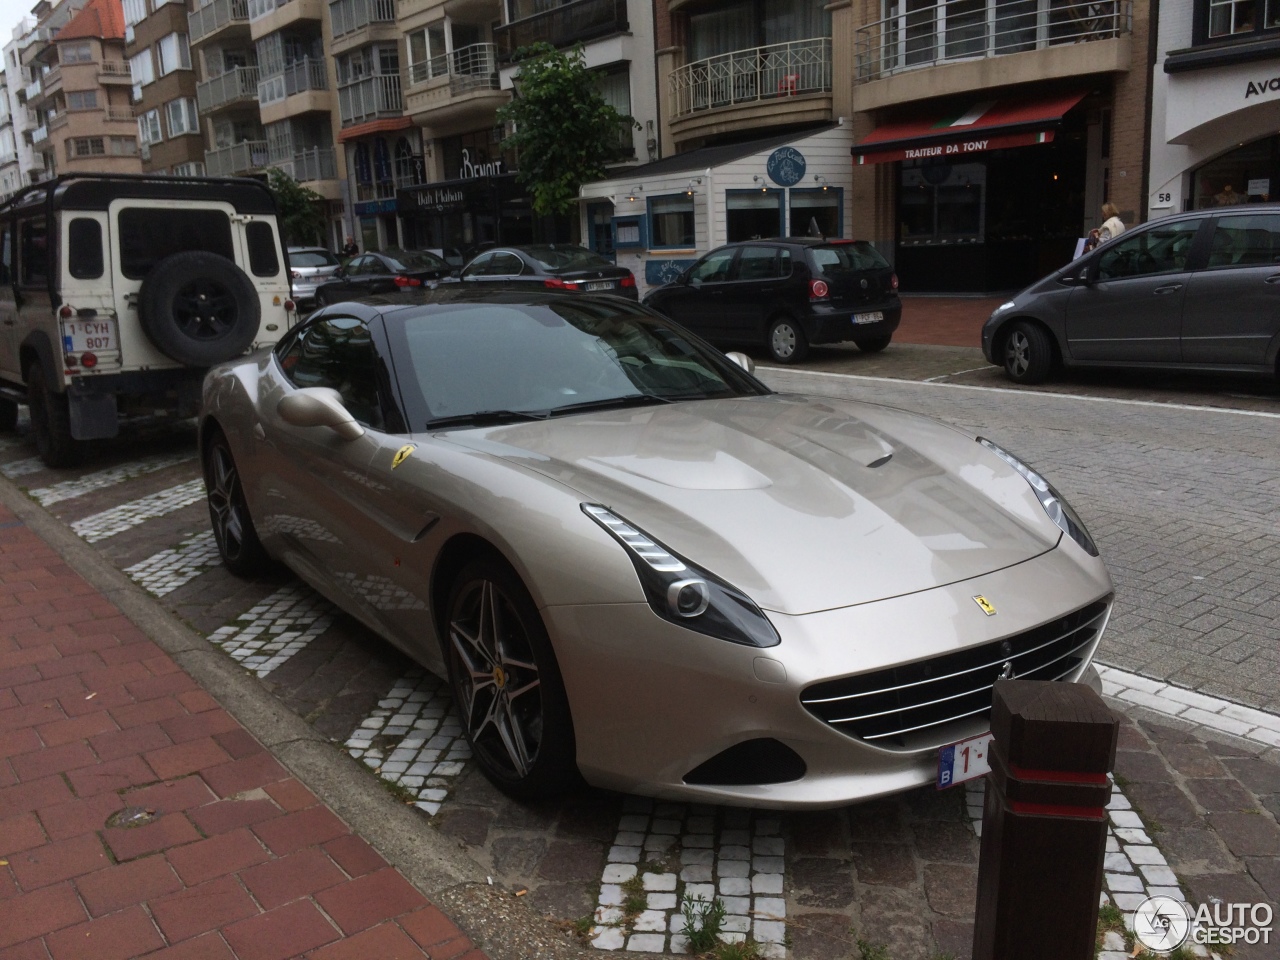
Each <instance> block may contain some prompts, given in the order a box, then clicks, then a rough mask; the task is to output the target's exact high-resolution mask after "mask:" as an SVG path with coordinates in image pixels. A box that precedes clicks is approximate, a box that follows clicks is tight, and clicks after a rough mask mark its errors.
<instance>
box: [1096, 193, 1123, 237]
mask: <svg viewBox="0 0 1280 960" xmlns="http://www.w3.org/2000/svg"><path fill="white" fill-rule="evenodd" d="M1102 215H1103V216H1104V217H1105V218H1106V219H1105V220H1103V221H1102V226H1100V227H1094V228H1093V229H1092V230H1090V231H1089V237H1090V239H1091V240H1092V241H1093V243H1092V244H1091V245H1092V246H1094V247H1096V246H1097V245H1098V244H1100V243H1106V242H1107V241H1108V240H1113V239H1115V238H1116V237H1118V236H1120V234H1122V233H1124V221H1123V220H1121V219H1120V211H1119V210H1117V209H1116V205H1115V204H1114V203H1112V202H1110V201H1107V202H1106V203H1104V204H1103V205H1102Z"/></svg>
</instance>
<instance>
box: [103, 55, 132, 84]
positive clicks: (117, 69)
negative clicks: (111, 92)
mask: <svg viewBox="0 0 1280 960" xmlns="http://www.w3.org/2000/svg"><path fill="white" fill-rule="evenodd" d="M98 76H99V77H101V78H102V79H103V80H104V81H106V82H107V83H110V82H111V81H113V80H119V81H121V82H123V83H132V82H133V78H132V77H131V76H130V74H129V63H128V61H127V60H103V61H102V62H101V63H100V64H98Z"/></svg>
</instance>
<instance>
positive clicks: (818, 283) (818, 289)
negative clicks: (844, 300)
mask: <svg viewBox="0 0 1280 960" xmlns="http://www.w3.org/2000/svg"><path fill="white" fill-rule="evenodd" d="M830 294H831V288H830V287H829V286H827V281H825V280H810V281H809V299H810V300H825V299H827V297H828V296H830Z"/></svg>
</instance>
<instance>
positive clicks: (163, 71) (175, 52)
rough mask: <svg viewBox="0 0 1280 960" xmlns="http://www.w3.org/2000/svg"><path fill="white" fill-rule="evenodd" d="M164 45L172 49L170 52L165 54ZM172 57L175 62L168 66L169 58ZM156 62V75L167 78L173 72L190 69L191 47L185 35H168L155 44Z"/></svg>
mask: <svg viewBox="0 0 1280 960" xmlns="http://www.w3.org/2000/svg"><path fill="white" fill-rule="evenodd" d="M166 45H168V46H171V47H173V49H172V50H171V51H169V52H168V53H166V51H165V47H166ZM170 57H172V58H173V59H174V60H175V61H176V62H175V63H173V64H170V63H169V62H168V60H169V58H170ZM156 61H157V64H156V65H157V67H158V69H157V71H156V73H157V75H159V76H161V77H167V76H168V75H169V74H171V73H173V72H174V71H175V70H190V69H191V46H190V44H189V43H188V40H187V35H186V34H185V33H176V32H175V33H169V34H165V35H164V36H163V37H161V38H160V39H159V41H158V42H157V43H156Z"/></svg>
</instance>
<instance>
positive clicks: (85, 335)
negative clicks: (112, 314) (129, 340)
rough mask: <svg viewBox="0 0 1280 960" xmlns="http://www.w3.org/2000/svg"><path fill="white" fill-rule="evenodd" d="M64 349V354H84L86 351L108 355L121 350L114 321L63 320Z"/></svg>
mask: <svg viewBox="0 0 1280 960" xmlns="http://www.w3.org/2000/svg"><path fill="white" fill-rule="evenodd" d="M62 349H63V352H64V353H83V352H84V351H86V350H89V351H93V352H103V353H108V352H110V351H113V350H119V349H120V337H119V335H118V334H117V332H116V322H115V321H114V320H63V321H62Z"/></svg>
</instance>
